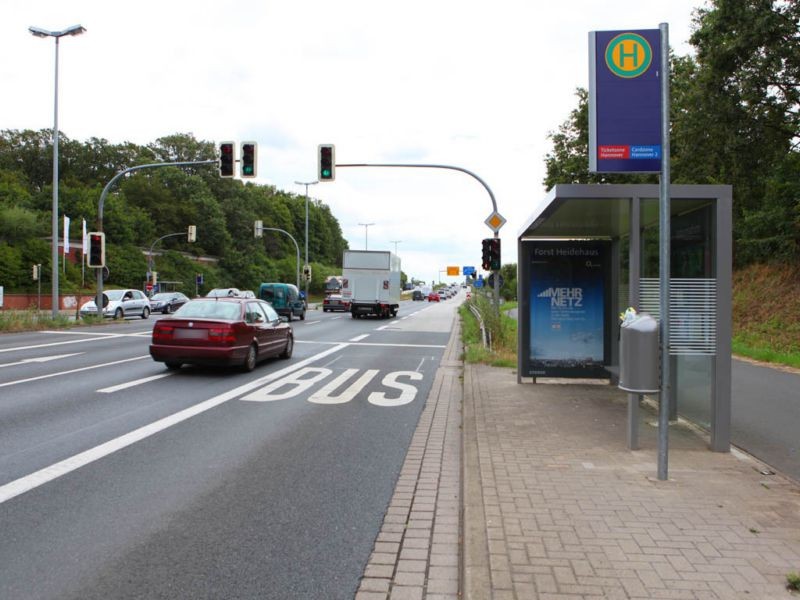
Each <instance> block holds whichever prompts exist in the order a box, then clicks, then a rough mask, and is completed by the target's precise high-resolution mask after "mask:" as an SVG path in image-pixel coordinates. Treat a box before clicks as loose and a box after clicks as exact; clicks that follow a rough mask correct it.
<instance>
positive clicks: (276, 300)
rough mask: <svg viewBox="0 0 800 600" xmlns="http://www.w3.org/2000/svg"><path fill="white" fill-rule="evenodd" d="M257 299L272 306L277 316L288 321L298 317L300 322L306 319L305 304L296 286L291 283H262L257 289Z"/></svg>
mask: <svg viewBox="0 0 800 600" xmlns="http://www.w3.org/2000/svg"><path fill="white" fill-rule="evenodd" d="M258 297H259V298H261V299H262V300H266V301H267V302H269V303H270V304H271V305H272V308H274V309H275V312H277V313H278V314H279V315H281V316H283V317H286V318H287V319H289V321H291V320H292V318H294V317H298V318H299V319H300V320H301V321H304V320H305V318H306V303H305V302H304V301H303V299H302V298H301V297H300V292H299V291H298V289H297V286H296V285H292V284H291V283H262V284H261V286H260V287H259V288H258Z"/></svg>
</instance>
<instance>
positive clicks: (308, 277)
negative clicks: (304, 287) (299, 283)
mask: <svg viewBox="0 0 800 600" xmlns="http://www.w3.org/2000/svg"><path fill="white" fill-rule="evenodd" d="M303 277H304V278H305V280H306V281H311V265H303Z"/></svg>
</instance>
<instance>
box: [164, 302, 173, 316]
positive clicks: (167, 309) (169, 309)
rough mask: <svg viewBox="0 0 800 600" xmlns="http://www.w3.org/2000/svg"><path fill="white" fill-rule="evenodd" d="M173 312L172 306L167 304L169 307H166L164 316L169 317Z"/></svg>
mask: <svg viewBox="0 0 800 600" xmlns="http://www.w3.org/2000/svg"><path fill="white" fill-rule="evenodd" d="M171 312H172V304H167V305H166V306H165V307H164V314H165V315H168V314H170V313H171Z"/></svg>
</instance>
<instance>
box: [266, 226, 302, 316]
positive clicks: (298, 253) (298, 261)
mask: <svg viewBox="0 0 800 600" xmlns="http://www.w3.org/2000/svg"><path fill="white" fill-rule="evenodd" d="M261 231H279V232H280V233H285V234H286V235H288V236H289V237H290V238H291V240H292V241H293V242H294V248H295V250H296V251H297V289H298V290H299V289H300V246H299V245H298V244H297V240H296V239H294V236H293V235H292V234H291V233H289V232H288V231H286V230H285V229H278V228H277V227H262V228H261ZM306 289H308V281H306ZM306 301H308V299H307V298H306Z"/></svg>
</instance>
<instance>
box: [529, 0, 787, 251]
mask: <svg viewBox="0 0 800 600" xmlns="http://www.w3.org/2000/svg"><path fill="white" fill-rule="evenodd" d="M690 42H691V44H692V46H693V47H694V49H695V52H694V56H675V55H672V56H671V57H670V59H671V61H670V62H671V72H672V78H671V81H670V85H671V96H672V97H671V115H670V120H671V133H670V137H671V151H672V152H671V160H672V183H684V184H730V185H732V186H733V196H734V209H733V210H734V240H735V261H736V263H737V265H740V266H741V265H745V264H749V263H754V262H767V261H773V260H778V261H781V262H796V261H797V259H798V258H800V148H798V143H799V142H800V3H798V2H796V1H794V0H792V1H786V0H710V1H709V2H708V3H707V4H706V7H705V8H702V9H698V10H696V11H695V14H694V19H693V25H692V36H691V39H690ZM577 100H578V106H577V108H575V109H574V110H573V111H572V112H571V114H570V115H569V118H568V119H567V120H566V121H565V122H564V123H563V124H562V125H561V126H560V128H559V129H558V131H557V132H554V133H552V134H551V135H550V139H551V142H552V151H551V152H550V153H549V154H548V156H547V157H546V161H545V162H546V166H547V174H546V177H545V181H544V183H545V185H546V186H547V187H548V189H549V188H551V187H552V186H553V185H555V184H556V183H639V182H653V183H654V182H656V181H657V178H656V176H655V175H650V176H645V175H627V176H626V175H618V174H593V173H589V171H588V94H587V91H586V90H584V89H579V90H577Z"/></svg>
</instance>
